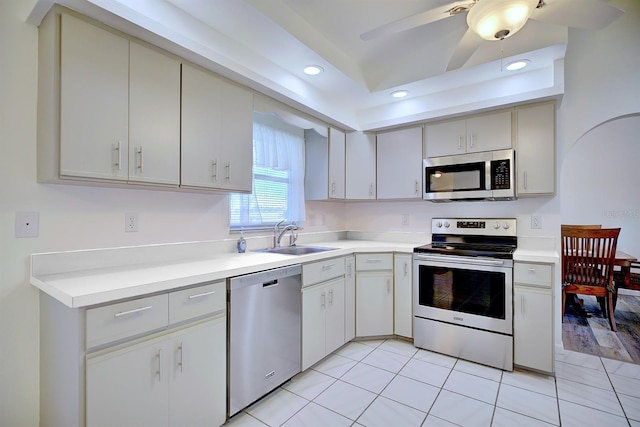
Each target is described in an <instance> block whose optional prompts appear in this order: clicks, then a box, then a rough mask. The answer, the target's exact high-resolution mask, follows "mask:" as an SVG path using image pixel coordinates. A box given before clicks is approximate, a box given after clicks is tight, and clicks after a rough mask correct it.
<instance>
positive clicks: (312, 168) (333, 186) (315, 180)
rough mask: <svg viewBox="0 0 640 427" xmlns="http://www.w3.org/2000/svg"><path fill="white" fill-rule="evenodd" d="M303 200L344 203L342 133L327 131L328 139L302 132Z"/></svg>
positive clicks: (309, 131) (308, 131) (308, 130)
mask: <svg viewBox="0 0 640 427" xmlns="http://www.w3.org/2000/svg"><path fill="white" fill-rule="evenodd" d="M304 139H305V178H304V195H305V199H306V200H329V199H344V197H345V140H346V136H345V133H344V132H342V131H341V130H338V129H335V128H328V133H327V136H324V135H321V134H320V133H318V132H317V131H316V130H315V129H306V130H305V131H304Z"/></svg>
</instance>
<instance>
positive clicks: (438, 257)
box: [414, 255, 504, 266]
mask: <svg viewBox="0 0 640 427" xmlns="http://www.w3.org/2000/svg"><path fill="white" fill-rule="evenodd" d="M414 259H415V260H416V261H438V262H447V261H449V262H457V263H461V264H475V265H496V266H498V265H504V261H503V260H501V259H485V258H474V259H468V258H464V257H460V256H456V255H415V256H414Z"/></svg>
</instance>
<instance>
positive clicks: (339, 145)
mask: <svg viewBox="0 0 640 427" xmlns="http://www.w3.org/2000/svg"><path fill="white" fill-rule="evenodd" d="M345 141H346V135H345V133H344V132H342V131H341V130H338V129H335V128H329V198H330V199H344V194H345Z"/></svg>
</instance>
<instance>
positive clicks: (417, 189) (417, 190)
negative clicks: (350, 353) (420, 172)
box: [416, 179, 420, 194]
mask: <svg viewBox="0 0 640 427" xmlns="http://www.w3.org/2000/svg"><path fill="white" fill-rule="evenodd" d="M418 186H419V183H418V180H417V179H416V194H418V192H419V191H420V189H419V188H418Z"/></svg>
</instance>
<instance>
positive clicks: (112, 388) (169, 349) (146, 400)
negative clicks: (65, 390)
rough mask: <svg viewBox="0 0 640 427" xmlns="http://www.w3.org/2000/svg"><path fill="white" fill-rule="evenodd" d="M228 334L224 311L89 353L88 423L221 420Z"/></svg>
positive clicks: (217, 422) (162, 423) (174, 423)
mask: <svg viewBox="0 0 640 427" xmlns="http://www.w3.org/2000/svg"><path fill="white" fill-rule="evenodd" d="M225 339H226V317H225V316H221V317H218V318H217V319H215V320H208V321H205V322H203V323H200V324H198V325H195V326H190V327H187V328H185V329H183V330H182V331H179V332H175V333H170V334H168V335H166V336H162V337H159V338H154V339H151V340H144V341H142V342H139V343H136V344H132V345H126V346H124V347H122V348H119V349H116V350H111V349H109V350H107V351H105V352H104V353H101V352H98V353H97V354H95V355H93V354H92V355H90V356H88V357H87V383H86V399H87V403H86V404H87V426H89V427H96V426H109V425H122V426H124V425H149V426H151V425H153V426H178V425H180V426H199V425H221V424H223V423H224V421H225V415H226V399H225V396H226V386H225V383H226V381H225V378H226V363H225V351H224V346H223V347H222V348H221V347H220V344H223V343H224V342H225ZM216 403H217V404H216ZM220 403H222V404H220Z"/></svg>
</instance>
